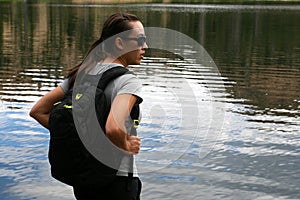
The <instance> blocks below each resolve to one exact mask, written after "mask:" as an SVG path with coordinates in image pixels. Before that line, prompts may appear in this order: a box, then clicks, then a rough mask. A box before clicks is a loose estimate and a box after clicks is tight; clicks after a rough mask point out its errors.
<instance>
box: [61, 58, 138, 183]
mask: <svg viewBox="0 0 300 200" xmlns="http://www.w3.org/2000/svg"><path fill="white" fill-rule="evenodd" d="M116 66H121V65H118V64H100V63H99V64H98V65H96V66H95V68H93V69H92V70H91V71H90V72H89V73H90V74H92V75H96V74H102V73H103V72H105V71H106V70H108V69H110V68H113V67H116ZM60 86H61V88H62V89H63V91H64V92H67V91H68V88H69V80H68V79H66V80H64V81H63V82H62V83H61V85H60ZM141 89H142V84H141V83H140V81H139V79H138V78H137V77H136V76H135V75H134V74H124V75H122V76H120V77H118V78H116V79H114V80H112V81H111V82H110V83H109V84H108V85H107V87H106V89H105V91H104V92H105V94H106V96H107V97H108V98H110V103H112V102H113V100H114V98H115V97H116V96H117V95H120V94H132V95H134V96H136V97H137V99H138V101H139V102H141V101H142V98H141V95H140V93H141ZM139 118H141V113H140V116H139ZM129 121H131V120H130V118H128V119H127V120H126V122H125V126H126V129H127V132H130V129H131V128H132V125H131V123H129ZM129 163H130V161H129V157H125V158H124V159H123V160H122V163H121V166H120V169H119V171H118V174H117V175H119V176H127V175H128V168H129V167H128V166H129ZM133 171H134V173H133V175H134V176H135V177H137V176H138V174H137V169H136V165H135V159H134V168H133Z"/></svg>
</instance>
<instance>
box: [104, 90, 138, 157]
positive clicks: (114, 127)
mask: <svg viewBox="0 0 300 200" xmlns="http://www.w3.org/2000/svg"><path fill="white" fill-rule="evenodd" d="M135 102H136V97H135V96H133V95H131V94H120V95H117V96H116V97H115V99H114V101H113V103H112V105H111V110H110V113H109V115H108V118H107V122H106V127H105V128H106V136H107V137H108V138H109V139H110V140H111V142H112V143H114V144H115V145H116V146H117V147H119V148H121V149H123V150H125V151H128V152H130V153H135V154H137V153H138V152H139V150H140V144H141V142H140V138H139V137H137V136H130V135H128V134H127V131H126V127H125V120H126V119H127V117H128V116H129V115H130V112H131V109H132V107H133V105H134V104H135Z"/></svg>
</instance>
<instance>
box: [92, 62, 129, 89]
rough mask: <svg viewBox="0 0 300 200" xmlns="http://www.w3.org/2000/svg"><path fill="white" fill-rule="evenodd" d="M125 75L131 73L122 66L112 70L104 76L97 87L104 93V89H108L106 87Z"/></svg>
mask: <svg viewBox="0 0 300 200" xmlns="http://www.w3.org/2000/svg"><path fill="white" fill-rule="evenodd" d="M125 73H131V72H130V71H129V70H128V69H126V68H125V67H121V66H116V67H113V68H110V69H108V70H106V71H105V72H104V73H103V74H102V76H101V78H100V80H99V82H98V86H97V87H98V88H99V89H101V90H103V91H104V89H105V88H106V86H107V85H108V83H109V82H110V81H112V80H113V79H116V78H118V77H119V76H122V75H123V74H125Z"/></svg>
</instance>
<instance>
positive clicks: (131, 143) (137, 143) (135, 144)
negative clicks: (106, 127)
mask: <svg viewBox="0 0 300 200" xmlns="http://www.w3.org/2000/svg"><path fill="white" fill-rule="evenodd" d="M127 142H128V151H129V152H130V153H133V154H138V153H139V151H140V147H141V139H140V138H139V137H137V136H130V135H128V136H127Z"/></svg>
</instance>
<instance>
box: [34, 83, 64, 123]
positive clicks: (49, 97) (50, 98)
mask: <svg viewBox="0 0 300 200" xmlns="http://www.w3.org/2000/svg"><path fill="white" fill-rule="evenodd" d="M64 94H65V93H64V91H63V89H62V88H61V87H60V86H58V87H56V88H55V89H53V90H52V91H50V92H49V93H47V94H45V96H43V97H42V98H41V99H40V100H39V101H37V102H36V104H35V105H34V106H33V107H32V109H31V110H30V113H29V115H30V116H31V117H33V118H34V119H35V120H37V121H38V122H39V123H40V124H41V125H43V126H44V127H45V128H47V129H48V121H49V116H50V112H51V110H52V108H53V104H54V103H56V102H57V101H59V100H60V99H61V98H62V97H63V96H64Z"/></svg>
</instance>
